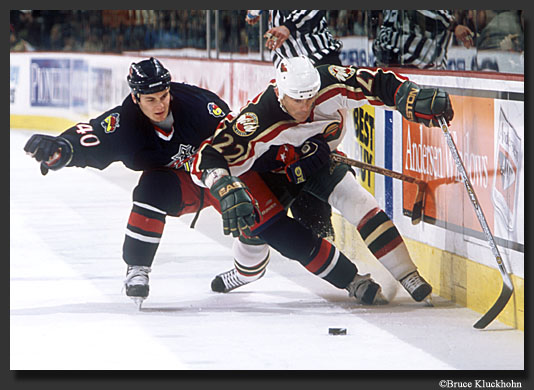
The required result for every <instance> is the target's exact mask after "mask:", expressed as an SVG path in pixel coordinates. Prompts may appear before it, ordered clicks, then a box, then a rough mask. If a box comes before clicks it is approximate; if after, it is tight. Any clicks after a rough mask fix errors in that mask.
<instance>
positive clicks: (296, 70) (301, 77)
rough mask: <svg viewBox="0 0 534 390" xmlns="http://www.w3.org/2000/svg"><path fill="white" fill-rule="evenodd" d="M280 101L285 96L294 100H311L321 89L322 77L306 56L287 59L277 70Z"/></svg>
mask: <svg viewBox="0 0 534 390" xmlns="http://www.w3.org/2000/svg"><path fill="white" fill-rule="evenodd" d="M276 86H277V87H278V99H279V100H281V99H282V98H283V97H284V95H287V96H289V97H291V98H293V99H309V98H312V97H314V96H315V95H316V94H317V92H319V89H320V88H321V77H320V76H319V72H318V71H317V69H315V67H314V66H313V63H312V62H311V60H310V59H309V58H308V57H306V56H299V57H292V58H285V59H283V60H282V62H281V63H280V65H279V66H278V68H277V69H276Z"/></svg>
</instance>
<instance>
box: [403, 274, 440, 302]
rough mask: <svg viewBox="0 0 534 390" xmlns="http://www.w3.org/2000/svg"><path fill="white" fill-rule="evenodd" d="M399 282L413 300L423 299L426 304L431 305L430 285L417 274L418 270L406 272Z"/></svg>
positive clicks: (419, 300)
mask: <svg viewBox="0 0 534 390" xmlns="http://www.w3.org/2000/svg"><path fill="white" fill-rule="evenodd" d="M400 283H401V284H402V287H404V288H405V289H406V291H408V293H409V294H410V295H411V296H412V298H413V299H414V300H415V301H417V302H421V301H423V300H424V301H425V302H426V303H427V304H429V305H430V306H432V301H431V300H430V299H431V298H430V293H431V292H432V286H431V285H430V284H428V283H427V281H426V280H425V279H423V277H422V276H421V275H419V272H418V271H414V272H412V273H410V274H408V275H407V276H405V277H404V278H402V279H401V280H400Z"/></svg>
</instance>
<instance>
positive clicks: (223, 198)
mask: <svg viewBox="0 0 534 390" xmlns="http://www.w3.org/2000/svg"><path fill="white" fill-rule="evenodd" d="M210 192H211V194H212V195H213V196H214V197H215V198H217V200H218V201H219V203H220V204H221V214H222V218H223V230H224V234H225V235H229V234H232V236H234V237H239V236H240V235H241V233H244V234H245V235H247V236H250V228H251V227H252V226H253V225H254V223H255V222H256V221H259V216H260V213H259V206H258V205H257V201H256V200H255V199H254V198H253V197H252V195H251V194H250V192H249V191H248V188H247V186H246V185H245V183H243V182H242V181H241V180H239V178H237V177H235V176H223V177H222V178H220V179H219V180H217V181H216V182H215V183H214V184H213V185H212V186H211V188H210Z"/></svg>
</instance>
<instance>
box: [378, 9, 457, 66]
mask: <svg viewBox="0 0 534 390" xmlns="http://www.w3.org/2000/svg"><path fill="white" fill-rule="evenodd" d="M383 16H384V19H383V22H382V25H381V26H380V28H379V30H378V33H377V36H376V39H375V40H374V42H373V52H374V55H375V57H376V64H377V65H378V66H412V67H416V68H420V69H445V68H446V66H447V47H448V45H449V43H450V39H451V35H452V27H453V26H454V24H455V18H454V15H453V14H452V13H451V12H450V11H448V10H384V11H383Z"/></svg>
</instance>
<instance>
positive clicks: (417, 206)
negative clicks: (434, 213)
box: [330, 153, 427, 225]
mask: <svg viewBox="0 0 534 390" xmlns="http://www.w3.org/2000/svg"><path fill="white" fill-rule="evenodd" d="M330 157H331V159H332V160H333V161H337V162H342V163H345V164H348V165H352V166H355V167H358V168H361V169H365V170H368V171H371V172H375V173H379V174H381V175H384V176H389V177H392V178H394V179H399V180H402V181H405V182H408V183H414V184H416V185H417V194H416V195H415V202H414V205H413V208H412V224H413V225H417V224H418V223H419V222H421V219H422V218H423V208H424V200H425V191H426V184H427V183H426V182H425V181H424V180H421V179H417V178H415V177H412V176H408V175H405V174H404V173H400V172H395V171H391V170H389V169H386V168H381V167H377V166H375V165H371V164H367V163H364V162H361V161H358V160H353V159H351V158H348V157H345V156H342V155H340V154H337V153H333V154H331V155H330Z"/></svg>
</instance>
